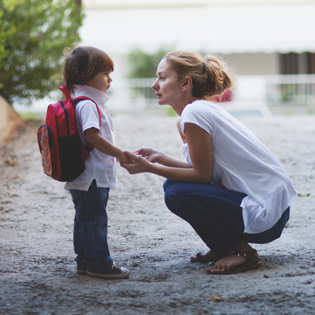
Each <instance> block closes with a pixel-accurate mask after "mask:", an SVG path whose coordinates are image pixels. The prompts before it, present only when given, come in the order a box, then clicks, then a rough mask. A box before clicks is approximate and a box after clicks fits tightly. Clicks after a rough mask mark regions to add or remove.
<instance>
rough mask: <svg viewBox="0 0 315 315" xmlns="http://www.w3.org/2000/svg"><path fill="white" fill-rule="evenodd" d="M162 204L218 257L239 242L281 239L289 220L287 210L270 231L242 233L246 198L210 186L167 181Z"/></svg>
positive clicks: (242, 195) (267, 241)
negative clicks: (244, 199)
mask: <svg viewBox="0 0 315 315" xmlns="http://www.w3.org/2000/svg"><path fill="white" fill-rule="evenodd" d="M164 193H165V196H164V197H165V203H166V206H167V207H168V208H169V210H171V211H172V212H173V213H174V214H176V215H178V216H179V217H181V218H182V219H184V220H185V221H187V222H188V223H189V224H190V225H191V226H192V227H193V229H194V230H195V231H196V233H197V234H198V235H199V236H200V237H201V239H202V240H203V241H204V242H205V244H206V245H207V246H208V247H209V248H210V249H211V250H212V251H213V252H214V253H215V254H217V255H220V254H224V253H226V252H227V251H229V250H232V249H234V248H235V247H236V245H237V244H238V243H239V242H240V241H246V242H248V243H262V244H263V243H269V242H271V241H273V240H275V239H276V238H278V237H280V235H281V233H282V230H283V228H284V226H285V224H286V222H287V221H288V219H289V214H290V208H288V209H287V210H286V211H285V212H284V214H283V215H282V217H281V218H280V219H279V221H278V222H277V223H276V224H275V225H274V226H273V227H272V228H271V229H269V230H267V231H265V232H263V233H259V234H247V233H244V223H243V216H242V208H241V207H240V204H241V202H242V199H243V198H244V197H245V196H246V195H245V194H240V193H237V192H233V191H230V190H227V189H224V188H221V187H216V186H213V185H202V184H196V183H188V182H174V181H170V180H166V181H165V183H164Z"/></svg>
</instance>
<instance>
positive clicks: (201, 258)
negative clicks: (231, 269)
mask: <svg viewBox="0 0 315 315" xmlns="http://www.w3.org/2000/svg"><path fill="white" fill-rule="evenodd" d="M218 259H220V257H218V256H217V255H215V254H214V253H213V252H212V251H211V250H210V251H209V252H208V253H206V254H201V253H200V252H199V253H197V254H196V256H195V257H190V261H191V262H201V263H208V262H212V261H213V262H214V261H217V260H218Z"/></svg>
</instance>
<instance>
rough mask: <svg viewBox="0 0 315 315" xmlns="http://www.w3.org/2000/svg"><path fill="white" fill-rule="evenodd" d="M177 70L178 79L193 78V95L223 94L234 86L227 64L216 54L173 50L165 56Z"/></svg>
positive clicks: (199, 96)
mask: <svg viewBox="0 0 315 315" xmlns="http://www.w3.org/2000/svg"><path fill="white" fill-rule="evenodd" d="M163 59H165V60H166V61H167V62H169V63H170V64H171V66H172V68H173V69H174V70H175V72H177V76H178V79H179V80H181V79H182V78H184V77H185V76H190V77H191V78H192V84H193V88H192V96H194V97H197V98H203V97H205V96H213V95H221V94H222V93H223V92H224V91H225V90H226V89H229V88H231V87H232V79H231V77H230V75H229V73H228V68H227V67H226V65H225V64H224V63H223V62H222V61H220V60H219V59H218V58H216V57H214V56H207V57H202V56H201V55H199V54H197V53H194V52H186V51H173V52H170V53H168V54H166V55H165V56H164V58H163Z"/></svg>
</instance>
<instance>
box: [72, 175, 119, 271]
mask: <svg viewBox="0 0 315 315" xmlns="http://www.w3.org/2000/svg"><path fill="white" fill-rule="evenodd" d="M70 192H71V195H72V200H73V203H74V207H75V217H74V231H73V244H74V251H75V253H76V254H77V255H78V257H77V259H78V260H81V261H85V262H86V263H87V265H88V266H89V265H91V266H95V265H104V264H107V263H112V261H113V260H112V258H111V257H110V253H109V248H108V244H107V212H106V206H107V201H108V193H109V189H108V188H102V187H97V186H96V183H95V180H94V181H93V182H92V184H91V186H90V187H89V190H88V191H82V190H74V189H71V190H70Z"/></svg>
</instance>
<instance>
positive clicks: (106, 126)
mask: <svg viewBox="0 0 315 315" xmlns="http://www.w3.org/2000/svg"><path fill="white" fill-rule="evenodd" d="M78 96H87V97H89V98H91V99H93V100H94V101H95V102H96V103H97V105H98V107H99V110H100V113H101V126H100V124H99V114H98V111H97V108H96V105H95V104H94V103H93V102H92V101H90V100H83V101H80V102H79V103H77V105H76V108H75V112H76V118H77V126H78V131H79V134H80V138H81V140H82V142H83V143H86V139H85V135H84V131H85V130H87V129H90V128H96V129H98V130H99V132H100V135H101V136H102V137H103V138H105V139H106V140H107V141H109V142H111V143H112V144H114V141H115V140H114V133H113V124H112V119H111V116H110V113H109V110H108V108H107V107H106V106H105V103H106V102H107V101H108V96H107V95H106V93H104V92H102V91H99V90H97V89H95V88H93V87H91V86H88V85H75V87H74V95H73V97H74V98H76V97H78ZM116 167H117V165H116V158H114V157H113V156H110V155H107V154H105V153H103V152H101V151H99V150H97V149H93V150H92V151H91V152H90V153H89V156H88V158H87V160H86V161H85V169H84V171H83V173H81V174H80V175H79V176H78V177H77V178H75V179H74V180H73V181H71V182H67V183H66V185H65V189H67V190H68V189H77V190H84V191H87V190H88V189H89V187H90V185H91V183H92V181H93V180H94V179H95V181H96V186H97V187H105V188H115V186H116Z"/></svg>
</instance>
